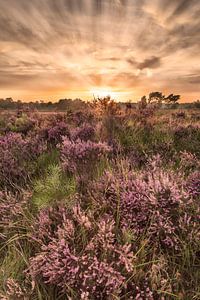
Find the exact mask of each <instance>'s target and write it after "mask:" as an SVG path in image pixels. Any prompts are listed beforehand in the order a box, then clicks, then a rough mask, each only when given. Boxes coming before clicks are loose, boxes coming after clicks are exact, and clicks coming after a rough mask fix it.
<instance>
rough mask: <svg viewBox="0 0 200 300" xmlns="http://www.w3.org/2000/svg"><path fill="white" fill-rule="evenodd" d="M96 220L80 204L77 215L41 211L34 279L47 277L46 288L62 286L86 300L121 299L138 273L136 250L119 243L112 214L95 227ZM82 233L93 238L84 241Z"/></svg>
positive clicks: (32, 270)
mask: <svg viewBox="0 0 200 300" xmlns="http://www.w3.org/2000/svg"><path fill="white" fill-rule="evenodd" d="M72 212H74V213H75V214H74V213H72ZM77 214H78V216H77ZM91 218H92V216H91V215H90V216H87V215H86V214H85V213H84V212H83V211H82V209H81V208H80V206H79V205H76V206H75V207H73V208H72V211H70V210H68V209H66V208H65V207H60V206H59V207H54V208H48V209H45V210H43V211H41V212H40V213H39V216H38V219H37V221H36V223H35V225H34V228H33V230H34V236H33V238H34V240H36V241H38V242H39V247H40V251H39V252H38V254H36V255H35V257H32V258H31V260H30V268H29V274H30V275H31V276H32V278H33V279H36V278H37V277H38V276H41V277H42V279H43V280H44V282H45V283H46V284H50V285H54V286H57V287H59V288H61V290H62V292H63V294H65V295H67V296H70V291H71V290H73V291H74V292H75V293H76V294H77V297H78V298H80V299H93V298H94V299H102V297H104V299H108V298H109V295H111V294H113V295H116V296H117V295H120V293H121V292H122V290H123V289H125V288H126V279H127V278H128V277H129V276H131V273H132V270H133V265H132V261H133V254H132V251H131V246H130V245H128V244H125V245H122V244H120V243H119V242H117V239H116V236H115V231H114V227H115V222H114V220H113V219H111V218H110V217H109V216H107V215H106V216H103V217H102V218H101V219H100V220H98V221H97V223H96V226H93V227H91V225H90V223H91V221H93V224H95V223H94V220H92V219H91ZM88 224H89V225H88ZM80 226H81V227H83V228H84V229H85V231H84V232H83V231H80V228H79V227H80ZM78 228H79V230H78ZM77 230H78V231H77ZM81 233H82V234H84V236H85V237H87V238H86V239H81V236H80V234H81Z"/></svg>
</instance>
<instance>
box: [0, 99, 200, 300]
mask: <svg viewBox="0 0 200 300" xmlns="http://www.w3.org/2000/svg"><path fill="white" fill-rule="evenodd" d="M150 96H151V97H149V98H146V99H144V98H143V99H142V101H141V102H140V103H139V105H138V106H137V107H134V108H133V107H131V106H127V107H125V109H124V108H122V107H121V106H120V105H119V104H117V103H115V102H113V101H112V100H111V99H110V98H104V99H97V100H95V101H94V102H93V103H92V105H90V106H87V109H86V110H82V111H78V110H76V109H74V110H73V111H68V112H66V113H54V114H48V113H47V114H42V113H40V112H37V111H34V112H28V111H26V112H25V111H20V112H18V113H17V112H12V113H10V112H8V113H7V114H5V113H4V114H1V115H0V265H1V267H0V299H4V300H12V299H13V300H17V299H31V300H34V299H35V300H36V299H41V300H43V299H44V300H47V299H49V300H54V299H60V300H62V299H63V300H64V299H71V300H77V299H83V300H96V299H102V300H104V299H108V300H111V299H113V300H114V299H115V300H116V299H122V300H129V299H133V300H165V299H166V300H168V299H180V300H198V299H200V124H199V116H200V112H199V110H198V109H195V110H193V111H191V110H173V109H168V110H166V109H162V108H161V105H160V100H159V99H157V98H156V97H161V96H162V97H164V96H163V95H162V94H161V95H160V94H159V95H158V94H155V93H154V94H153V95H152V94H150ZM170 97H171V98H170ZM177 97H178V96H177V95H169V96H168V97H165V98H162V99H161V100H163V99H165V100H166V101H168V102H169V101H171V100H173V101H174V102H176V99H177ZM172 98H173V99H172ZM149 99H150V100H149ZM152 99H153V100H152ZM170 99H171V100H170ZM167 105H169V103H168V104H167Z"/></svg>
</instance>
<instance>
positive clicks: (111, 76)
mask: <svg viewBox="0 0 200 300" xmlns="http://www.w3.org/2000/svg"><path fill="white" fill-rule="evenodd" d="M199 13H200V2H199V1H197V0H190V1H186V0H178V1H172V0H152V1H147V0H57V1H55V0H32V1H27V0H6V1H0V97H6V96H12V97H14V98H22V99H25V100H32V99H36V98H38V97H40V98H44V99H49V98H51V99H55V98H57V97H60V96H61V97H63V96H65V97H68V96H70V97H82V98H84V99H89V98H90V97H91V95H90V92H89V91H90V90H91V89H93V88H94V87H98V88H100V87H102V88H105V87H107V88H108V89H113V90H120V91H124V92H127V94H128V96H127V97H129V98H132V99H134V100H137V98H138V97H140V96H142V95H143V94H144V93H148V92H150V91H152V90H162V91H163V92H166V93H168V92H174V93H177V94H182V95H183V100H185V101H186V100H193V99H195V98H198V97H199V92H200V87H199V74H200V72H199V71H200V66H199V59H200V57H199V56H200V55H199V53H200V51H199V50H200V20H199V18H198V15H199ZM198 66H199V67H198ZM8 93H9V94H8ZM50 95H51V97H50ZM122 96H123V97H124V93H122ZM122 96H120V93H119V98H120V100H122ZM125 100H127V99H125Z"/></svg>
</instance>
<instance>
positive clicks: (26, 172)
mask: <svg viewBox="0 0 200 300" xmlns="http://www.w3.org/2000/svg"><path fill="white" fill-rule="evenodd" d="M44 150H45V144H44V143H42V142H40V141H39V140H38V139H37V137H36V138H23V137H22V135H21V134H18V133H9V134H7V135H5V136H1V137H0V185H2V186H6V185H8V186H10V187H12V186H13V185H14V184H20V183H22V184H23V183H25V182H26V181H27V180H29V178H30V176H31V175H32V174H33V173H34V170H35V166H34V160H35V159H36V158H37V157H38V156H39V155H40V154H41V153H42V152H43V151H44Z"/></svg>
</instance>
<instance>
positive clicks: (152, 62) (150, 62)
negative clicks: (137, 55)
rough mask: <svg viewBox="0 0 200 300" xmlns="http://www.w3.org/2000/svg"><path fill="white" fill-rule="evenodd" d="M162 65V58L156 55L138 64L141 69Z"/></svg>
mask: <svg viewBox="0 0 200 300" xmlns="http://www.w3.org/2000/svg"><path fill="white" fill-rule="evenodd" d="M160 66H161V59H160V57H156V56H153V57H151V58H147V59H145V60H144V61H143V62H142V63H139V64H138V68H139V69H141V70H142V69H145V68H150V69H154V68H158V67H160Z"/></svg>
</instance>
